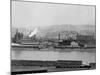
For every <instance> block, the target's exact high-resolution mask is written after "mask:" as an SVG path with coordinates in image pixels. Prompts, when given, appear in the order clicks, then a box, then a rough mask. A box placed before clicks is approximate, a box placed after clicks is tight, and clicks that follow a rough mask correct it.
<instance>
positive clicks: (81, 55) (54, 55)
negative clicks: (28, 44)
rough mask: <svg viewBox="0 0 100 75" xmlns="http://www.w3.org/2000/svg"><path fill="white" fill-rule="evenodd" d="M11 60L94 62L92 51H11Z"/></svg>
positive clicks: (94, 53)
mask: <svg viewBox="0 0 100 75" xmlns="http://www.w3.org/2000/svg"><path fill="white" fill-rule="evenodd" d="M11 54H12V59H16V60H48V61H49V60H51V61H53V60H82V61H83V62H86V63H91V62H92V63H93V62H95V57H96V51H95V49H94V50H59V51H57V50H55V51H54V50H48V51H47V50H30V49H27V50H26V49H23V50H22V49H12V53H11Z"/></svg>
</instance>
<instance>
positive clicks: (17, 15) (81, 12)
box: [11, 1, 95, 27]
mask: <svg viewBox="0 0 100 75" xmlns="http://www.w3.org/2000/svg"><path fill="white" fill-rule="evenodd" d="M11 13H12V15H11V18H12V23H11V24H12V26H13V27H36V26H50V25H62V24H69V25H95V6H83V5H69V4H50V3H37V2H21V1H12V12H11Z"/></svg>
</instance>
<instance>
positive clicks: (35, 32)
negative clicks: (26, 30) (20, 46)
mask: <svg viewBox="0 0 100 75" xmlns="http://www.w3.org/2000/svg"><path fill="white" fill-rule="evenodd" d="M37 31H38V30H37V28H35V29H34V31H33V32H31V34H30V35H29V37H32V36H34V35H36V34H37Z"/></svg>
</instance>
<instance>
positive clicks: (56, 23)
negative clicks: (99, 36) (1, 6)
mask: <svg viewBox="0 0 100 75" xmlns="http://www.w3.org/2000/svg"><path fill="white" fill-rule="evenodd" d="M10 19H11V25H10V30H11V75H23V74H35V73H49V72H62V71H66V72H67V71H81V70H95V69H96V6H95V5H81V4H67V3H52V2H38V1H27V0H26V1H23V0H11V16H10Z"/></svg>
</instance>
